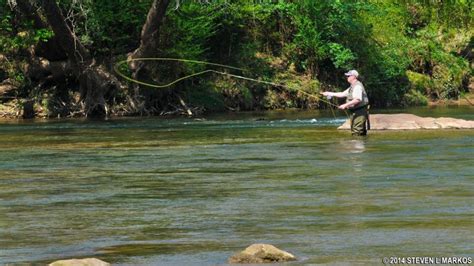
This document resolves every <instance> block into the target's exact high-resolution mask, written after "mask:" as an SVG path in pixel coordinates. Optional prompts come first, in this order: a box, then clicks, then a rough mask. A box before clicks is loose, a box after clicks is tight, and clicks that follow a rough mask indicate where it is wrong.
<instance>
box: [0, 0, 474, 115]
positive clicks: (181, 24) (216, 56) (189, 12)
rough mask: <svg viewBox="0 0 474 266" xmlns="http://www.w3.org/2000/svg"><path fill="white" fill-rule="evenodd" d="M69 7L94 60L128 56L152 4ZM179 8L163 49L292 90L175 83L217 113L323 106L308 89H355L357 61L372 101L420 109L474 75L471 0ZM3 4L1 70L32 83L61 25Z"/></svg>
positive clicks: (162, 75) (154, 75)
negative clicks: (30, 52)
mask: <svg viewBox="0 0 474 266" xmlns="http://www.w3.org/2000/svg"><path fill="white" fill-rule="evenodd" d="M59 3H60V6H61V8H62V9H63V11H64V13H65V14H69V16H68V23H69V25H71V26H72V27H73V29H74V32H75V33H76V34H77V35H78V37H79V38H80V40H81V42H82V43H83V44H85V45H86V46H87V48H89V49H90V50H91V52H92V54H93V56H95V57H97V58H100V59H105V61H107V59H110V58H117V57H121V58H124V57H125V55H126V54H127V53H128V52H130V51H133V50H134V49H135V48H136V47H137V46H138V45H139V38H140V31H141V27H142V25H143V23H144V21H145V19H146V15H147V12H148V9H149V8H150V5H151V3H152V0H144V1H127V0H117V1H106V0H98V1H92V0H81V1H76V0H64V1H60V2H59ZM175 4H176V2H172V3H171V5H170V7H169V9H168V12H167V15H166V19H165V21H164V24H163V26H162V28H161V29H160V34H159V49H158V50H157V51H156V56H157V57H174V58H183V59H194V60H202V61H209V62H215V63H221V64H228V65H233V66H237V67H240V68H242V69H244V70H243V71H242V72H239V73H236V74H240V75H243V76H247V77H251V78H255V79H261V80H265V81H271V82H275V83H281V84H285V85H286V86H288V87H289V90H284V89H281V88H278V87H272V86H269V85H263V84H258V83H252V82H242V81H237V80H234V79H230V78H226V77H220V76H216V75H212V74H209V75H204V76H199V77H196V78H193V79H191V80H188V81H185V82H182V83H179V84H178V85H177V86H176V87H174V88H173V91H174V92H177V93H179V94H180V95H181V96H186V97H184V98H185V99H187V101H188V102H189V103H190V104H194V105H202V106H205V107H206V109H208V110H223V109H232V110H249V109H255V108H288V107H311V108H317V107H318V106H319V104H318V102H317V101H316V100H314V99H312V98H311V97H308V96H307V95H306V94H304V93H302V92H301V91H299V90H304V91H307V92H308V93H311V94H317V93H318V92H319V89H320V88H321V87H333V88H334V87H335V88H339V90H342V89H344V88H346V87H347V86H348V84H347V82H346V79H345V77H344V76H343V73H344V72H345V71H347V70H349V69H353V68H355V69H357V70H358V71H359V72H360V73H361V75H362V81H363V82H364V84H365V86H366V89H367V92H368V94H369V98H370V100H371V103H372V105H375V106H391V105H420V104H426V102H427V100H428V99H433V100H434V99H449V98H456V97H459V95H460V94H462V93H463V92H465V91H467V87H466V80H469V79H470V78H471V77H472V74H473V70H472V64H473V62H472V60H473V59H472V53H473V51H472V40H473V36H474V27H473V17H474V15H473V14H474V12H473V11H474V10H473V4H472V1H467V0H459V1H421V0H419V1H398V0H388V1H379V0H366V1H360V0H356V1H354V0H328V1H315V0H300V1H284V0H280V1H245V0H236V1H190V0H189V1H180V2H179V7H178V8H175V7H176V6H175ZM0 6H1V7H2V8H0V18H1V19H0V51H1V52H0V53H2V54H3V55H4V56H6V57H7V58H8V59H9V61H8V62H15V64H11V63H10V64H9V65H8V66H7V65H6V64H3V62H5V61H2V66H1V67H0V76H3V77H5V76H8V77H12V78H15V79H17V80H18V82H22V83H27V78H26V77H22V74H21V71H20V67H19V66H20V63H21V62H22V61H23V60H24V58H23V57H24V56H25V53H24V51H25V50H26V49H27V48H28V47H30V46H31V45H35V44H37V43H38V42H42V41H47V40H48V39H50V38H51V37H52V32H51V30H50V29H34V28H33V26H32V22H31V21H27V20H25V19H20V18H18V17H16V15H15V13H14V12H12V11H11V10H10V9H9V8H3V7H6V6H7V4H6V0H0ZM147 66H148V67H149V70H150V71H149V77H145V78H149V80H148V81H150V82H154V83H165V82H169V81H172V80H175V79H177V78H179V77H182V76H185V75H189V74H192V73H196V72H198V71H202V70H204V69H207V68H209V67H207V66H204V65H199V64H191V63H175V62H169V63H163V62H159V63H150V64H148V65H147ZM215 69H217V70H220V71H230V70H228V69H227V70H225V69H222V68H215ZM123 71H126V69H123ZM232 73H234V72H232ZM129 74H131V73H129ZM144 90H147V91H148V92H147V93H148V94H147V96H149V97H152V98H153V97H154V98H156V99H158V98H160V97H161V98H160V99H158V100H157V101H156V102H158V103H160V104H162V103H163V102H166V101H168V99H169V98H170V97H169V95H170V93H167V92H166V93H163V92H162V91H158V90H156V91H151V90H149V89H144ZM144 90H142V91H144ZM170 91H171V90H170ZM120 93H123V92H120ZM120 97H121V98H125V96H123V95H121V96H120ZM167 97H168V98H167ZM171 98H172V97H171ZM175 98H176V97H175Z"/></svg>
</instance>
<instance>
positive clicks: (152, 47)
mask: <svg viewBox="0 0 474 266" xmlns="http://www.w3.org/2000/svg"><path fill="white" fill-rule="evenodd" d="M169 4H170V0H154V1H153V3H152V5H151V7H150V9H149V10H148V15H147V18H146V21H145V23H144V24H143V27H142V31H141V36H140V46H139V47H138V48H137V49H136V50H135V51H133V52H132V53H130V54H129V55H128V59H135V58H145V57H153V56H156V54H157V48H158V40H159V35H160V28H161V25H162V24H163V21H164V18H165V15H166V10H167V9H168V6H169ZM129 67H130V69H131V70H132V78H134V79H136V80H141V79H142V75H145V74H144V73H143V72H145V71H144V70H145V64H144V62H142V61H131V62H130V63H129ZM133 88H134V95H133V96H132V98H131V105H132V106H137V107H140V108H141V110H138V109H137V110H135V111H137V112H140V113H141V112H143V111H145V112H146V110H143V109H144V108H145V109H146V106H147V104H146V102H147V99H146V98H145V99H143V97H142V95H141V93H140V86H139V85H138V84H135V85H134V87H133Z"/></svg>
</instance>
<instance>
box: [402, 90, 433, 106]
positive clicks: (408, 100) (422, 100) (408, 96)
mask: <svg viewBox="0 0 474 266" xmlns="http://www.w3.org/2000/svg"><path fill="white" fill-rule="evenodd" d="M402 104H403V105H405V106H420V105H421V106H423V105H428V98H427V97H426V96H425V95H423V94H422V93H421V92H420V91H417V90H410V91H409V92H408V93H405V95H403V100H402Z"/></svg>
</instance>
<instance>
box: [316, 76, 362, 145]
mask: <svg viewBox="0 0 474 266" xmlns="http://www.w3.org/2000/svg"><path fill="white" fill-rule="evenodd" d="M345 75H346V76H347V82H349V83H350V84H351V86H350V87H349V88H348V89H347V90H345V91H343V92H329V91H325V92H321V94H322V95H324V96H326V97H328V98H329V97H332V96H334V97H337V98H346V103H345V104H342V105H340V106H339V107H338V108H339V109H342V110H344V109H349V111H351V117H350V119H351V132H352V135H353V136H365V135H367V129H370V128H368V126H367V124H368V123H369V121H368V118H369V113H368V106H369V98H367V93H366V92H365V89H364V85H363V84H362V82H360V81H359V80H358V79H357V78H358V77H359V72H357V71H356V70H351V71H349V72H347V73H345ZM369 125H370V124H369Z"/></svg>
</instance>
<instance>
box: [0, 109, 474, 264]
mask: <svg viewBox="0 0 474 266" xmlns="http://www.w3.org/2000/svg"><path fill="white" fill-rule="evenodd" d="M420 112H428V111H427V110H425V109H422V110H421V111H420ZM437 112H438V114H440V113H443V115H445V114H446V113H448V114H451V115H450V116H454V117H456V116H457V117H467V118H468V119H474V115H473V113H472V109H470V113H469V112H468V113H467V114H466V110H464V109H452V110H451V109H450V110H448V111H446V110H438V111H437ZM343 121H344V117H338V118H336V119H334V118H331V117H330V116H328V114H321V113H319V112H290V113H284V112H271V113H258V114H243V115H235V114H233V115H228V116H219V115H215V116H210V117H206V118H201V119H184V118H177V119H168V120H166V119H160V118H143V119H130V118H128V119H112V120H107V121H77V120H62V121H53V122H48V121H46V122H45V121H43V122H27V123H23V122H21V123H11V122H9V123H2V124H0V161H1V164H0V198H1V199H2V200H1V201H0V263H20V262H38V263H48V262H51V261H54V260H57V259H62V258H72V257H92V256H93V257H98V258H101V259H104V260H106V261H108V262H111V263H116V264H146V265H153V264H159V265H222V264H224V263H225V262H226V260H227V258H228V257H229V256H231V255H232V254H233V253H234V252H235V251H237V250H240V249H242V248H244V247H246V246H248V245H250V244H252V243H256V242H265V243H271V244H274V245H276V246H278V247H281V248H283V249H285V250H288V251H290V252H292V253H294V254H296V255H297V256H298V257H299V258H301V260H300V261H298V262H295V263H293V264H294V265H300V264H302V265H305V264H312V263H314V264H317V263H330V264H334V263H342V264H344V263H349V264H353V263H360V264H367V263H368V264H380V260H381V258H383V257H390V256H395V255H396V256H435V257H440V256H472V255H473V254H472V250H474V241H473V240H474V238H473V236H472V233H471V232H472V231H473V230H474V219H472V217H473V216H474V207H473V206H474V204H473V198H474V185H473V184H474V182H473V181H474V179H473V176H472V173H473V172H474V163H473V160H472V154H473V153H474V146H473V145H472V143H473V139H474V131H472V130H442V131H430V130H424V131H416V132H413V131H397V132H370V136H369V137H366V138H352V137H351V136H349V133H348V132H342V131H337V130H336V126H337V125H338V124H341V123H342V122H343Z"/></svg>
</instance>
